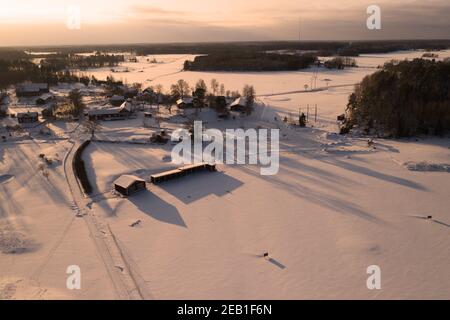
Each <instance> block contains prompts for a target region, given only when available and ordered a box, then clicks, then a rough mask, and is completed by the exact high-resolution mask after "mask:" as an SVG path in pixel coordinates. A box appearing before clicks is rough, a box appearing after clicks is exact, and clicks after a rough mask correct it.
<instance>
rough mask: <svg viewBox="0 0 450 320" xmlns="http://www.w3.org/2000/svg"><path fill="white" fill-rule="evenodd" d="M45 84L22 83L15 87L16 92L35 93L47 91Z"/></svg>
mask: <svg viewBox="0 0 450 320" xmlns="http://www.w3.org/2000/svg"><path fill="white" fill-rule="evenodd" d="M47 88H48V85H47V84H46V83H23V84H19V85H17V86H16V90H19V91H22V92H37V91H40V90H43V89H47Z"/></svg>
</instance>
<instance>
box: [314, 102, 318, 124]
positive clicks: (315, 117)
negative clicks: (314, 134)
mask: <svg viewBox="0 0 450 320" xmlns="http://www.w3.org/2000/svg"><path fill="white" fill-rule="evenodd" d="M316 122H317V103H316V110H315V112H314V123H316Z"/></svg>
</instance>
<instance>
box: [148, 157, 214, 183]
mask: <svg viewBox="0 0 450 320" xmlns="http://www.w3.org/2000/svg"><path fill="white" fill-rule="evenodd" d="M205 170H207V171H216V165H215V164H209V163H206V162H202V163H196V164H189V165H185V166H183V167H180V168H177V169H173V170H169V171H164V172H161V173H156V174H153V175H151V176H150V180H151V182H152V183H153V184H158V183H161V182H164V181H168V180H172V179H176V178H180V177H184V176H186V175H189V174H191V173H195V172H199V171H205Z"/></svg>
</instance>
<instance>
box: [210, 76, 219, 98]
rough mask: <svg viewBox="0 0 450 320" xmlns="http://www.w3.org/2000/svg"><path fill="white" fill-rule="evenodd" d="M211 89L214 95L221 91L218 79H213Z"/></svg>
mask: <svg viewBox="0 0 450 320" xmlns="http://www.w3.org/2000/svg"><path fill="white" fill-rule="evenodd" d="M211 91H212V93H213V95H217V92H218V91H219V82H218V81H217V80H216V79H211Z"/></svg>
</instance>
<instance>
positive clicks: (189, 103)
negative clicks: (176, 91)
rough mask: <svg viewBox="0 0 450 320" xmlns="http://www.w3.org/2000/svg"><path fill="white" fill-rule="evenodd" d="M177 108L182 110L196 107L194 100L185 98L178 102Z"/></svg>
mask: <svg viewBox="0 0 450 320" xmlns="http://www.w3.org/2000/svg"><path fill="white" fill-rule="evenodd" d="M177 107H178V108H180V109H184V108H192V107H194V99H193V98H190V97H184V98H181V99H178V100H177Z"/></svg>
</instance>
